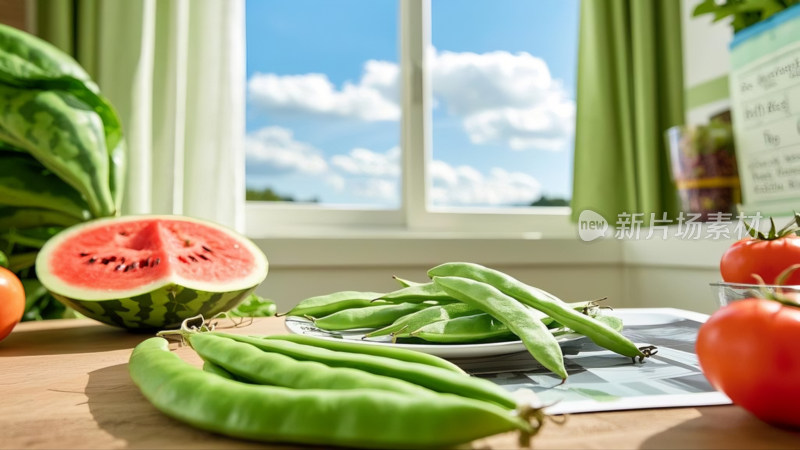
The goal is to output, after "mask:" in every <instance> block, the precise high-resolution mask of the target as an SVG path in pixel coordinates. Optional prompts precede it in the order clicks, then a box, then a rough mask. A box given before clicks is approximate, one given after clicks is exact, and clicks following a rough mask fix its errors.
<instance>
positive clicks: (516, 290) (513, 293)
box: [428, 262, 649, 359]
mask: <svg viewBox="0 0 800 450" xmlns="http://www.w3.org/2000/svg"><path fill="white" fill-rule="evenodd" d="M428 275H429V276H431V277H440V276H457V277H464V278H469V279H472V280H476V281H481V282H484V283H487V284H489V285H491V286H494V287H495V288H496V289H498V290H500V291H501V292H503V293H504V294H506V295H508V296H510V297H513V298H515V299H517V300H519V301H520V302H522V303H525V304H527V305H529V306H532V307H533V308H536V309H538V310H539V311H542V312H543V313H545V314H546V315H548V316H550V317H552V318H553V319H554V320H556V321H557V322H559V323H560V324H562V325H564V326H565V327H567V328H569V329H571V330H574V331H575V332H576V333H580V334H582V335H584V336H586V337H588V338H589V339H591V340H592V342H594V343H595V344H597V345H599V346H600V347H603V348H606V349H608V350H611V351H613V352H615V353H618V354H620V355H623V356H628V357H631V358H636V357H638V358H640V359H642V358H644V357H646V356H649V353H645V352H643V351H642V350H640V349H639V348H638V347H636V345H635V344H634V343H633V342H631V340H630V339H628V338H626V337H625V336H623V335H622V334H621V333H619V332H618V331H616V330H614V329H613V328H611V327H609V326H608V325H606V324H605V323H603V322H601V321H598V320H595V319H594V318H592V317H589V316H587V315H584V314H581V313H579V312H577V311H575V310H573V309H572V308H570V307H569V306H568V305H567V304H566V303H565V302H564V301H563V300H561V299H559V298H558V297H556V296H554V295H552V294H550V293H549V292H546V291H543V290H541V289H538V288H535V287H533V286H529V285H527V284H525V283H523V282H521V281H519V280H517V279H516V278H514V277H512V276H510V275H507V274H505V273H503V272H500V271H498V270H494V269H490V268H488V267H484V266H481V265H478V264H473V263H462V262H453V263H446V264H442V265H440V266H437V267H434V268H433V269H431V270H429V271H428Z"/></svg>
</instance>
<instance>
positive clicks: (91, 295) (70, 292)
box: [36, 215, 269, 301]
mask: <svg viewBox="0 0 800 450" xmlns="http://www.w3.org/2000/svg"><path fill="white" fill-rule="evenodd" d="M143 219H164V220H181V221H186V222H196V223H199V224H202V225H205V226H208V227H211V228H216V229H218V230H221V231H223V232H224V233H226V234H228V235H229V236H231V237H234V238H236V240H237V242H238V243H239V244H240V245H242V246H243V247H244V248H246V249H247V250H249V252H250V253H251V254H252V255H253V258H254V263H253V268H252V270H251V271H250V274H249V275H248V276H246V277H242V278H239V279H237V280H232V281H230V282H226V283H224V284H221V283H218V282H206V281H203V280H187V279H185V278H183V277H181V276H179V275H177V274H174V273H173V274H170V276H168V277H164V278H162V279H159V280H156V281H154V282H152V283H148V284H143V285H141V286H138V287H137V288H135V289H130V290H127V291H120V290H115V291H106V290H99V289H95V290H87V289H85V288H82V287H78V286H74V285H71V284H68V283H67V282H66V281H64V280H62V279H60V278H58V277H56V276H54V275H53V273H52V271H51V268H50V265H49V264H48V261H49V259H50V255H51V253H52V252H53V250H54V249H56V248H57V247H58V246H59V244H61V243H62V242H64V241H66V240H67V239H69V238H70V237H72V236H74V235H76V234H79V233H84V232H88V231H90V230H91V229H92V228H95V227H98V228H99V227H103V226H105V225H106V224H119V223H123V222H126V221H131V222H133V221H138V220H143ZM268 268H269V264H268V262H267V257H266V256H265V255H264V252H262V251H261V249H259V248H258V247H257V246H256V245H255V244H254V243H253V242H252V241H251V240H249V239H247V238H246V237H244V236H242V235H241V234H239V233H237V232H235V231H233V230H231V229H229V228H227V227H223V226H222V225H218V224H216V223H213V222H208V221H205V220H200V219H195V218H190V217H176V216H163V215H161V216H160V215H141V216H126V217H117V218H103V219H96V220H92V221H89V222H84V223H81V224H78V225H74V226H72V227H70V228H68V229H66V230H64V231H62V232H61V233H59V234H57V235H56V236H54V237H53V238H52V239H50V240H49V241H47V243H46V244H45V245H44V246H43V247H42V248H41V250H40V251H39V255H38V256H37V259H36V275H37V277H38V278H39V281H41V282H42V284H44V285H45V287H47V289H48V290H49V291H50V292H51V293H53V294H58V295H60V296H62V297H65V298H72V299H81V300H84V301H101V300H116V299H119V298H132V297H136V296H138V295H143V294H150V293H151V292H155V291H157V290H159V289H161V288H163V287H166V286H171V285H174V286H182V287H185V288H189V289H194V290H197V291H201V292H211V293H213V292H218V293H226V292H232V291H242V290H245V289H252V288H255V287H256V286H258V285H259V284H261V282H262V281H264V279H265V278H266V276H267V271H268Z"/></svg>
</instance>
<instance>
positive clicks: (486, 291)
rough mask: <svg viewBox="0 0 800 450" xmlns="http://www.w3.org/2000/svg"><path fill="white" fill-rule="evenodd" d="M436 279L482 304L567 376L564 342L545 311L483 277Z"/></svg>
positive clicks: (452, 291) (536, 356) (540, 358)
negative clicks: (548, 323)
mask: <svg viewBox="0 0 800 450" xmlns="http://www.w3.org/2000/svg"><path fill="white" fill-rule="evenodd" d="M433 282H434V283H436V284H437V285H439V286H440V287H441V288H442V289H443V290H445V291H446V292H447V293H448V294H450V295H452V296H453V297H455V298H457V299H459V300H461V301H462V302H464V303H467V304H471V305H473V306H475V307H477V308H480V309H482V310H483V311H485V312H487V313H489V314H491V315H492V316H494V317H495V318H497V320H499V321H501V322H503V323H504V324H505V325H506V326H507V327H508V329H509V330H511V332H513V333H514V334H516V335H517V336H519V338H520V339H521V340H522V343H523V344H524V345H525V348H527V349H528V351H529V352H530V354H531V356H533V358H534V359H535V360H536V361H538V362H539V363H540V364H542V365H543V366H544V367H546V368H547V369H549V370H551V371H553V372H554V373H555V374H556V375H558V376H559V377H561V379H562V380H563V379H566V378H567V369H566V368H565V367H564V355H563V354H562V352H561V346H560V345H559V344H558V341H557V340H556V338H555V337H554V336H553V335H552V334H551V333H550V330H548V329H547V326H546V325H545V324H544V323H542V318H543V317H542V315H541V313H538V311H534V310H532V309H530V308H528V307H526V306H525V305H523V304H522V303H520V302H518V301H517V300H515V299H513V298H511V297H509V296H508V295H505V294H503V293H502V292H500V291H499V290H497V289H495V288H494V287H492V286H490V285H488V284H486V283H482V282H480V281H475V280H471V279H469V278H462V277H434V278H433ZM537 313H538V314H537Z"/></svg>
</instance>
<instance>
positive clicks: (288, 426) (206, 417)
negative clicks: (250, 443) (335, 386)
mask: <svg viewBox="0 0 800 450" xmlns="http://www.w3.org/2000/svg"><path fill="white" fill-rule="evenodd" d="M129 371H130V375H131V378H132V379H133V382H134V384H136V385H137V386H138V387H139V389H140V390H141V392H142V394H143V395H144V397H145V398H146V399H147V400H149V401H150V402H151V403H152V404H153V406H155V407H156V409H158V410H159V411H161V412H163V413H164V414H166V415H168V416H170V417H173V418H174V419H177V420H179V421H182V422H185V423H188V424H190V425H193V426H195V427H197V428H200V429H203V430H207V431H211V432H215V433H220V434H224V435H227V436H233V437H237V438H244V439H250V440H258V441H266V442H284V443H296V444H312V445H324V446H344V447H359V448H441V447H449V446H455V445H459V444H463V443H466V442H469V441H472V440H474V439H478V438H482V437H486V436H491V435H493V434H496V433H502V432H506V431H513V430H520V431H522V432H523V433H531V432H533V431H535V430H533V428H532V427H531V425H530V424H528V423H527V422H525V421H524V420H522V419H521V418H519V417H517V416H516V415H514V414H512V413H510V412H509V411H508V410H504V409H502V408H499V407H497V406H495V405H492V404H489V403H486V402H480V401H475V400H471V399H467V398H462V397H458V396H453V395H443V394H440V395H436V397H435V398H431V397H429V396H411V395H402V394H397V393H393V392H385V391H380V390H374V389H352V390H338V391H337V390H328V389H324V388H320V389H289V388H283V387H276V386H263V385H252V384H246V383H241V382H238V381H234V380H229V379H226V378H224V377H221V376H217V375H215V374H212V373H208V372H204V371H203V370H200V369H199V368H197V367H194V366H192V365H190V364H188V363H186V362H184V361H183V360H181V359H180V357H178V356H177V355H176V354H175V353H173V352H170V351H169V349H168V348H167V341H166V340H164V339H163V338H150V339H147V340H145V341H144V342H142V343H141V344H139V345H138V346H136V348H135V349H134V351H133V354H132V355H131V358H130V362H129Z"/></svg>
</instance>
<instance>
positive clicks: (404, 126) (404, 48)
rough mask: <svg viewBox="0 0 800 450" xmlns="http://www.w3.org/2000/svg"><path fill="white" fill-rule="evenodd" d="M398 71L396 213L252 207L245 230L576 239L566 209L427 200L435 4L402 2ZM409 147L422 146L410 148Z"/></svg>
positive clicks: (249, 206) (296, 205) (267, 205)
mask: <svg viewBox="0 0 800 450" xmlns="http://www.w3.org/2000/svg"><path fill="white" fill-rule="evenodd" d="M398 3H399V9H400V11H399V15H400V17H399V20H400V26H399V39H400V58H399V59H400V73H401V85H402V88H401V95H402V100H401V108H402V119H401V124H400V133H401V137H400V148H401V149H402V151H401V154H402V156H401V161H402V163H401V166H402V178H401V180H402V182H401V185H402V187H401V195H402V200H401V206H400V208H399V209H379V208H359V209H354V208H353V207H350V206H347V207H337V206H335V205H323V206H321V205H318V204H303V203H288V202H287V203H285V202H274V203H273V202H247V204H246V209H245V211H246V233H247V235H248V236H251V237H254V238H265V237H272V236H287V235H288V236H318V235H320V234H323V235H334V236H335V235H337V234H338V235H352V234H363V233H370V232H375V231H377V232H384V231H388V232H392V233H398V232H399V233H403V232H409V233H411V234H414V233H419V232H424V233H426V232H436V233H439V232H450V233H476V234H483V233H492V234H497V233H524V234H525V235H526V236H531V235H532V234H535V235H536V236H539V237H554V238H563V237H568V236H574V235H575V226H574V224H572V223H571V221H570V218H569V216H570V208H568V207H540V208H537V207H530V208H463V207H458V208H456V207H447V208H445V207H432V206H429V203H428V201H427V194H428V193H429V192H430V190H431V181H430V178H429V177H428V176H427V173H428V171H427V169H428V162H430V161H431V160H432V158H431V155H432V141H431V131H432V107H431V105H432V101H433V95H432V89H431V78H430V71H429V70H428V67H429V61H430V59H429V57H430V55H431V54H430V52H426V51H425V49H427V48H432V46H431V20H430V17H431V3H430V0H398ZM410 149H419V151H412V150H410Z"/></svg>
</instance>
